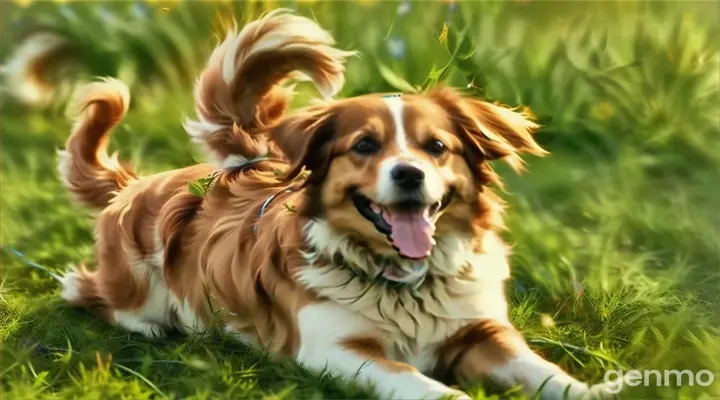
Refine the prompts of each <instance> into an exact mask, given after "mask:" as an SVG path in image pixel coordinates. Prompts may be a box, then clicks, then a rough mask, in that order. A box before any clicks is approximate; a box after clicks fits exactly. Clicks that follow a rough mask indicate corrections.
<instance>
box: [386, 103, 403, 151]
mask: <svg viewBox="0 0 720 400" xmlns="http://www.w3.org/2000/svg"><path fill="white" fill-rule="evenodd" d="M383 101H385V105H387V107H388V109H389V110H390V115H391V116H392V119H393V123H394V124H395V143H396V144H397V145H398V147H399V148H400V150H402V151H403V152H406V151H408V142H407V133H406V132H405V124H404V123H403V99H402V97H401V96H387V97H384V98H383Z"/></svg>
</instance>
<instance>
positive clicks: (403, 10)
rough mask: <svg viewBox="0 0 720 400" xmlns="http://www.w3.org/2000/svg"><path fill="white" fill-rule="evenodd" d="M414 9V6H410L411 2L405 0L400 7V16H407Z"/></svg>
mask: <svg viewBox="0 0 720 400" xmlns="http://www.w3.org/2000/svg"><path fill="white" fill-rule="evenodd" d="M411 8H412V4H410V1H408V0H405V1H403V2H402V3H400V5H399V6H398V10H397V12H398V15H406V14H407V13H409V12H410V9H411Z"/></svg>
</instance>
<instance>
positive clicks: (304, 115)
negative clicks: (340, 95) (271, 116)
mask: <svg viewBox="0 0 720 400" xmlns="http://www.w3.org/2000/svg"><path fill="white" fill-rule="evenodd" d="M334 135H335V121H334V118H333V112H332V110H331V108H330V107H329V106H326V105H322V106H317V107H314V108H312V109H308V110H305V111H299V112H296V113H294V114H291V115H288V116H286V117H284V118H283V119H282V120H280V121H279V122H278V123H277V124H276V125H275V126H273V127H272V128H271V130H270V138H271V139H272V141H273V142H274V143H275V145H276V146H277V147H278V148H279V149H280V150H281V151H282V153H283V154H284V155H285V157H286V158H287V159H288V161H289V162H290V165H291V166H290V169H289V170H288V171H287V172H286V174H285V176H284V178H285V179H294V178H296V177H297V176H298V175H299V174H300V173H301V172H302V170H303V169H306V170H309V171H310V172H311V174H310V177H309V178H308V179H307V182H308V183H312V182H317V181H320V180H322V179H323V178H324V176H325V174H326V173H327V168H328V165H329V163H330V156H331V144H332V139H333V137H334Z"/></svg>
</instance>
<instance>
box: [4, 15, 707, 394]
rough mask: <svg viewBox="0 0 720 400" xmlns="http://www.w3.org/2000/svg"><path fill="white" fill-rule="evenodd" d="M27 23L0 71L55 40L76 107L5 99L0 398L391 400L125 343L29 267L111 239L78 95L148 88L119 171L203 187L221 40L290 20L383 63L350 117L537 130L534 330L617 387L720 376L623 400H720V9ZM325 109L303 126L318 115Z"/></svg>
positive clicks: (27, 19)
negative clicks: (207, 96)
mask: <svg viewBox="0 0 720 400" xmlns="http://www.w3.org/2000/svg"><path fill="white" fill-rule="evenodd" d="M20 3H22V4H21V5H17V4H15V5H13V4H10V3H3V4H0V10H1V11H0V15H2V16H0V62H5V61H7V60H8V59H9V58H10V56H11V55H12V54H13V49H14V48H15V47H16V46H17V44H18V43H19V38H20V37H22V34H23V33H26V32H29V31H33V30H36V29H52V30H53V31H54V32H58V34H60V35H63V37H65V38H67V40H68V43H69V45H68V52H66V53H64V54H63V55H62V56H58V57H56V58H55V59H53V60H52V63H51V67H50V68H47V70H46V71H45V72H47V73H48V80H49V82H50V83H52V86H53V87H54V88H55V91H54V94H55V95H54V97H53V98H52V100H50V101H49V102H48V103H47V104H46V105H45V106H43V107H40V106H38V105H28V104H23V103H22V102H19V101H17V100H15V99H14V98H13V96H11V94H12V92H11V91H10V89H8V88H12V87H13V84H14V83H17V82H8V80H9V79H6V82H4V84H5V85H4V87H5V88H6V89H7V90H6V91H4V92H3V93H2V97H0V107H2V111H1V114H0V130H1V134H2V149H1V150H0V157H2V159H1V161H0V168H1V171H0V185H1V186H0V190H1V192H0V193H1V195H0V237H1V242H2V252H1V255H0V257H1V258H0V262H1V263H2V278H1V282H2V283H1V284H0V341H1V342H0V343H1V344H2V351H1V352H0V398H2V399H8V400H20V399H40V398H42V399H45V398H62V399H65V398H67V399H70V398H83V399H85V398H87V399H112V398H123V399H142V398H166V397H167V398H176V399H177V398H187V399H210V398H213V399H215V398H302V399H306V398H322V397H325V398H368V397H370V393H368V392H365V391H363V390H362V389H359V388H357V387H355V386H354V385H353V384H352V383H348V382H340V381H337V380H335V379H333V378H332V377H331V376H328V375H327V374H325V375H322V376H318V375H316V374H311V373H309V372H306V371H305V370H303V369H302V368H301V367H300V366H298V365H297V364H295V363H294V362H292V361H290V360H282V359H281V360H274V361H273V360H271V359H270V357H269V356H268V355H266V354H262V353H260V352H258V351H257V350H253V349H249V348H246V347H244V346H242V345H240V344H237V343H234V342H233V341H232V340H231V339H229V338H227V337H223V336H222V335H220V334H209V335H206V336H205V337H182V336H179V335H176V336H173V337H170V338H168V339H162V340H156V341H151V340H147V339H144V338H143V337H141V336H139V335H137V334H131V333H128V332H126V331H123V330H121V329H116V328H113V327H110V326H107V325H106V324H104V323H103V322H101V321H99V320H97V319H95V318H94V317H92V316H90V315H89V314H87V313H85V312H83V311H79V310H75V309H72V308H69V307H68V306H67V305H65V304H63V302H62V301H60V299H59V298H58V287H57V285H56V283H55V281H53V279H51V278H50V277H49V275H48V274H47V273H45V272H43V271H40V270H37V269H32V268H30V267H29V266H28V265H27V263H28V262H35V263H38V264H41V265H43V266H45V267H47V268H48V269H50V270H52V271H56V272H59V271H62V270H64V269H65V268H66V266H67V265H68V264H77V263H86V264H88V265H90V266H92V265H93V263H94V259H93V234H92V220H91V218H89V217H88V215H87V214H86V211H85V210H83V209H81V208H79V207H77V206H74V205H72V204H71V203H70V202H69V200H68V197H67V195H66V193H65V191H64V190H63V189H62V188H61V186H60V184H59V181H58V177H57V173H56V171H55V149H56V148H59V147H61V146H62V144H63V143H64V140H65V139H66V137H67V135H68V134H69V130H70V125H71V123H70V121H69V120H67V119H66V118H65V117H64V116H63V113H62V111H63V107H64V104H65V99H66V95H67V93H68V92H69V91H70V89H72V87H73V85H74V84H75V83H77V82H81V81H86V80H88V79H90V78H91V77H92V76H96V75H112V76H117V77H119V78H121V79H123V80H124V81H126V82H127V83H128V84H129V85H130V86H131V89H132V96H133V105H132V109H131V111H130V113H129V115H128V117H127V119H126V120H125V121H124V122H123V123H122V125H121V126H120V127H119V129H117V131H116V133H115V135H114V137H113V143H112V148H113V150H115V149H117V150H119V151H120V152H121V158H124V159H128V160H131V161H132V162H133V163H134V164H135V165H136V166H137V169H138V170H139V171H142V172H143V173H153V172H157V171H162V170H164V169H167V168H171V167H180V166H185V165H188V164H191V163H193V162H195V161H196V160H199V159H200V158H199V156H198V154H196V153H195V152H194V151H193V148H192V146H191V144H190V141H189V140H188V139H187V137H186V135H185V133H184V132H183V129H182V127H181V122H182V117H183V115H184V114H188V113H191V112H192V99H191V90H192V84H193V81H194V78H193V77H194V76H195V74H196V73H197V72H198V68H200V67H201V66H202V63H203V62H204V59H205V57H207V55H208V54H209V50H210V49H211V48H212V46H213V45H214V44H215V43H216V40H217V39H216V37H215V34H216V33H218V32H221V28H222V27H223V26H228V23H229V22H230V21H231V20H232V19H233V18H235V19H236V20H237V21H238V24H239V25H241V24H242V23H243V22H244V21H246V20H247V19H248V18H254V17H256V16H257V15H259V14H260V13H261V12H262V11H263V10H267V9H269V8H272V7H276V6H279V5H289V6H293V7H296V8H297V9H298V10H299V12H300V13H302V14H305V15H309V16H311V17H313V18H316V19H317V20H318V21H319V22H320V23H321V25H323V26H324V27H326V28H327V29H328V30H330V31H331V32H332V33H333V34H334V35H335V37H336V39H337V40H338V43H339V46H340V47H343V48H347V49H357V50H360V51H361V53H362V57H361V58H357V59H352V60H351V61H350V63H349V66H348V75H347V84H346V86H345V89H344V91H343V96H353V95H358V94H362V93H368V92H375V91H393V90H416V89H418V88H424V87H427V86H428V85H432V84H433V83H434V82H436V81H438V80H443V81H446V82H449V83H450V84H452V85H455V86H461V87H466V88H468V89H469V90H471V91H473V92H474V94H475V95H476V96H478V97H482V98H486V99H489V100H493V101H499V102H502V103H504V104H508V105H512V106H528V107H529V108H530V110H532V112H533V113H534V114H535V115H536V116H537V118H538V120H539V121H540V122H541V123H542V125H543V129H542V130H541V132H540V133H539V134H538V140H539V142H540V143H541V144H542V145H543V146H545V147H546V148H547V149H548V150H549V151H550V152H551V155H550V156H548V157H546V158H543V159H528V160H527V161H528V168H529V171H528V172H527V173H525V174H524V175H522V176H516V175H514V174H513V173H511V172H510V171H508V170H507V169H505V168H503V166H498V168H499V170H500V171H501V172H502V175H503V177H504V179H505V181H506V186H507V187H506V192H505V193H504V197H505V198H507V200H508V202H509V204H510V208H509V210H508V213H507V217H506V220H507V223H508V228H509V229H508V232H506V234H505V235H504V236H505V238H506V239H507V240H508V241H509V242H510V243H512V244H513V245H514V251H513V253H514V254H513V256H512V262H511V264H512V268H513V282H512V284H511V286H510V297H511V299H512V305H513V310H512V320H513V322H514V323H515V324H516V325H517V326H518V327H519V328H520V329H521V330H522V332H523V333H524V334H525V336H526V337H527V339H528V340H529V341H530V342H531V343H532V346H533V348H534V349H536V350H537V351H538V352H540V353H541V354H543V355H544V356H545V357H547V358H548V359H550V360H552V361H554V362H557V363H558V364H560V365H562V366H563V367H564V368H566V369H567V370H568V371H570V372H571V373H572V374H574V375H575V376H578V377H580V378H582V379H585V380H587V381H590V382H593V383H596V382H600V381H602V379H603V375H604V374H605V371H606V370H609V369H614V370H629V369H638V370H660V371H663V370H690V371H694V372H697V371H701V370H709V371H712V372H714V374H715V382H714V383H713V384H711V385H710V386H702V385H699V384H697V383H696V384H695V385H694V386H690V385H689V384H688V381H687V380H685V381H684V382H683V383H682V384H681V385H677V384H676V382H675V379H674V378H673V380H672V382H665V383H666V385H657V384H656V383H657V382H656V381H655V378H653V379H652V380H651V382H650V383H651V384H650V385H649V386H648V387H644V386H643V385H641V386H638V387H626V389H629V391H628V392H626V393H625V392H624V393H625V394H623V398H627V399H656V398H682V399H697V398H704V399H718V398H720V314H719V313H718V310H719V309H720V290H719V289H720V211H719V210H720V126H719V124H720V114H719V111H718V110H719V108H718V106H720V95H719V94H718V93H719V90H720V53H719V51H718V49H720V23H719V22H718V15H719V14H718V13H720V9H719V8H718V3H716V2H706V3H658V2H647V3H646V2H641V3H629V2H609V1H608V2H592V3H576V2H566V3H561V2H532V1H515V2H498V1H475V2H472V3H461V4H453V3H446V2H413V3H408V5H406V4H404V3H390V2H384V3H379V2H372V1H364V2H334V3H322V2H300V1H298V2H297V4H295V3H277V2H272V3H268V2H263V3H258V2H253V3H226V2H222V3H208V2H189V3H188V2H185V3H178V2H167V3H162V2H160V3H148V4H145V3H131V2H119V3H108V2H96V3H85V4H81V5H76V4H72V3H70V4H56V3H46V2H43V3H39V4H35V3H33V4H30V5H27V4H25V3H27V2H20ZM444 26H446V27H447V32H446V33H443V31H444V28H443V27H444ZM301 89H303V90H302V94H303V95H302V96H300V97H299V98H298V101H297V103H298V105H302V104H303V103H304V102H305V101H306V100H307V99H308V98H309V97H310V96H312V95H314V93H313V92H312V91H311V90H309V89H308V88H306V87H302V88H301ZM13 249H15V250H18V251H20V252H22V253H23V254H24V255H25V256H26V260H23V259H21V258H19V257H18V256H17V255H16V254H14V253H13ZM568 345H570V346H568ZM464 388H465V389H466V390H468V391H469V392H470V393H471V394H472V395H473V396H475V398H478V399H482V398H486V397H492V396H501V397H502V396H506V397H507V396H516V394H515V393H516V392H512V391H511V392H508V393H503V392H498V391H497V390H493V389H491V388H489V387H487V388H485V389H484V388H483V386H482V385H481V384H480V383H478V382H468V383H467V384H466V385H464Z"/></svg>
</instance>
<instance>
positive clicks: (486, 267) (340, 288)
mask: <svg viewBox="0 0 720 400" xmlns="http://www.w3.org/2000/svg"><path fill="white" fill-rule="evenodd" d="M306 237H307V240H308V242H309V243H310V244H311V246H312V248H313V251H312V252H309V253H307V254H306V259H307V260H308V266H307V267H306V268H303V269H302V270H300V272H299V273H298V274H297V276H296V279H297V280H298V281H299V282H300V283H301V284H302V285H303V286H304V287H305V288H306V289H308V290H311V291H313V292H315V293H316V294H317V295H318V297H319V298H322V299H327V300H330V301H333V302H335V303H337V304H340V305H341V306H342V307H344V308H346V309H347V310H349V311H351V312H353V313H355V314H359V315H361V316H363V317H364V318H365V319H367V320H368V321H369V322H370V326H372V327H373V328H374V329H375V332H374V333H375V334H377V333H380V336H381V337H382V339H383V340H384V341H386V345H387V346H388V349H389V350H390V352H391V353H392V356H393V357H392V358H393V359H395V360H397V361H403V362H407V363H409V364H411V365H413V366H415V367H416V368H418V369H419V370H421V371H427V370H429V369H430V368H432V366H433V364H434V362H435V350H436V348H437V346H438V345H439V344H440V343H441V342H443V341H444V340H445V339H447V338H448V337H449V336H451V335H453V334H454V333H455V332H457V331H458V329H460V328H461V327H463V326H464V325H466V324H468V323H469V322H471V321H477V320H480V319H485V318H493V319H496V320H500V321H507V303H506V300H505V294H504V282H505V280H506V279H507V277H508V275H509V270H508V266H507V262H506V258H505V247H504V245H503V244H502V243H501V242H500V241H499V240H498V238H497V237H496V236H495V235H494V234H490V233H489V234H488V236H487V237H486V238H485V239H484V246H483V248H484V249H483V252H482V253H477V252H475V251H473V250H472V248H471V246H470V245H469V242H467V241H464V240H463V239H462V238H460V237H457V236H446V237H439V238H437V245H436V247H435V249H434V251H433V254H432V255H431V256H430V258H429V260H428V262H429V263H430V271H436V272H438V273H439V274H437V275H431V276H428V277H427V278H426V280H425V282H424V283H423V284H422V285H421V286H420V287H418V288H416V289H415V288H412V287H409V286H408V287H388V286H387V285H383V284H382V283H377V282H372V281H369V280H367V279H363V277H361V276H358V275H357V274H356V273H354V272H352V271H350V270H349V269H347V268H343V267H341V266H338V265H336V264H334V263H333V262H331V261H327V260H332V257H331V256H329V255H331V254H336V253H340V254H342V256H343V257H344V258H345V259H346V260H351V261H354V262H356V263H358V262H366V260H367V258H366V257H363V256H362V255H361V254H360V253H359V251H360V250H358V249H357V248H355V247H353V244H352V243H351V242H350V240H349V239H347V238H344V237H343V236H341V235H336V234H333V233H332V231H331V228H330V227H329V226H327V224H325V223H323V222H312V223H310V224H309V225H308V227H307V229H306Z"/></svg>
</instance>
